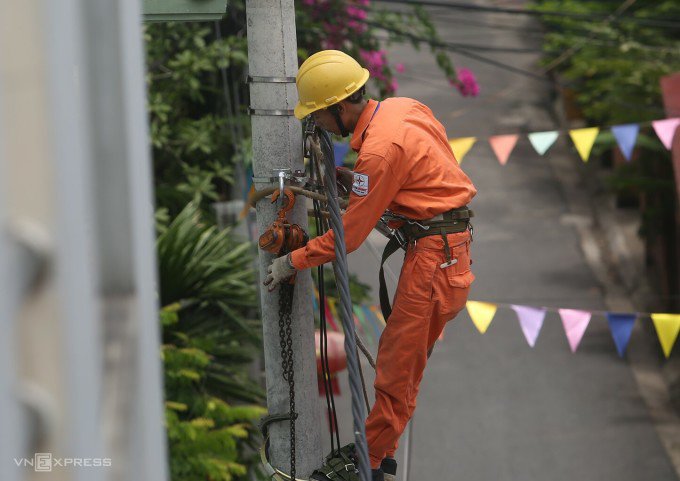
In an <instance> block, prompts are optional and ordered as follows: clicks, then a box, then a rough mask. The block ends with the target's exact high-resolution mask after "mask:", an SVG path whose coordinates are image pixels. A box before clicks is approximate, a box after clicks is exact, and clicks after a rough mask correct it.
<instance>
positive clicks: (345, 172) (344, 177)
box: [335, 167, 354, 197]
mask: <svg viewBox="0 0 680 481" xmlns="http://www.w3.org/2000/svg"><path fill="white" fill-rule="evenodd" d="M335 181H336V184H337V186H338V197H349V193H350V192H351V191H352V184H353V183H354V172H352V171H351V170H349V169H348V168H347V167H336V168H335Z"/></svg>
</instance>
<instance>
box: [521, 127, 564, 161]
mask: <svg viewBox="0 0 680 481" xmlns="http://www.w3.org/2000/svg"><path fill="white" fill-rule="evenodd" d="M559 135H560V134H559V132H557V131H556V130H551V131H549V132H533V133H531V134H529V135H528V137H529V142H531V145H532V146H533V147H534V149H535V150H536V152H538V153H539V155H543V154H545V153H546V152H547V151H548V149H549V148H550V146H551V145H552V144H554V143H555V141H556V140H557V137H558V136H559Z"/></svg>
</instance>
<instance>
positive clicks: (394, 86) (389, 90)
mask: <svg viewBox="0 0 680 481" xmlns="http://www.w3.org/2000/svg"><path fill="white" fill-rule="evenodd" d="M398 88H399V84H398V83H397V81H396V79H392V81H391V82H390V84H389V85H388V86H387V93H391V94H393V93H396V91H397V89H398Z"/></svg>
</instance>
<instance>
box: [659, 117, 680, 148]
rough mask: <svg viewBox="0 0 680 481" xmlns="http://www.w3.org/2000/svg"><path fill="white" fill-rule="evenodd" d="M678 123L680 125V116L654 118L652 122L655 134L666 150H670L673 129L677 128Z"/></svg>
mask: <svg viewBox="0 0 680 481" xmlns="http://www.w3.org/2000/svg"><path fill="white" fill-rule="evenodd" d="M678 125H680V118H675V119H664V120H655V121H654V122H652V127H654V131H655V132H656V135H657V136H658V137H659V140H661V143H662V144H663V145H664V147H666V148H667V149H668V150H671V145H672V144H673V137H674V136H675V129H677V127H678Z"/></svg>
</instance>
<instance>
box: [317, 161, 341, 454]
mask: <svg viewBox="0 0 680 481" xmlns="http://www.w3.org/2000/svg"><path fill="white" fill-rule="evenodd" d="M310 172H311V174H312V179H313V180H315V181H316V182H317V183H319V184H322V183H323V179H322V178H321V169H320V167H319V163H318V162H317V161H316V159H314V160H313V161H311V162H310ZM312 202H313V206H314V214H315V215H314V219H315V225H316V232H317V234H320V233H323V232H326V230H327V229H326V227H327V225H326V224H327V223H326V222H325V219H324V218H323V217H322V215H321V205H320V202H319V200H313V201H312ZM317 274H318V276H317V277H318V281H319V285H318V291H319V326H320V327H319V348H320V351H321V367H322V369H321V370H322V376H323V381H324V390H325V394H326V405H327V406H328V422H329V424H330V426H329V433H330V438H331V452H334V451H335V449H336V448H335V446H336V444H335V442H336V441H337V449H340V428H339V426H338V417H337V411H336V409H335V396H334V394H333V386H332V383H331V379H330V366H329V362H328V326H327V323H326V303H325V299H326V288H325V280H324V269H323V266H322V265H321V266H318V268H317ZM333 432H335V439H334V437H333Z"/></svg>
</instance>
